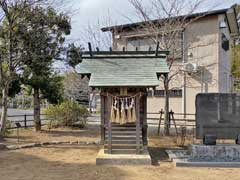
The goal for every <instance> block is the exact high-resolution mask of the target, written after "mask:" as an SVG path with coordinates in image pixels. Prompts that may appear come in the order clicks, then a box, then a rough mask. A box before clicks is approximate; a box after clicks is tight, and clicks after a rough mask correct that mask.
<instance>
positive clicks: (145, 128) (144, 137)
mask: <svg viewBox="0 0 240 180" xmlns="http://www.w3.org/2000/svg"><path fill="white" fill-rule="evenodd" d="M142 101H143V127H142V134H143V145H145V146H147V145H148V139H147V128H148V125H147V95H144V96H143V97H142Z"/></svg>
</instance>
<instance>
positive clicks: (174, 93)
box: [148, 89, 182, 97]
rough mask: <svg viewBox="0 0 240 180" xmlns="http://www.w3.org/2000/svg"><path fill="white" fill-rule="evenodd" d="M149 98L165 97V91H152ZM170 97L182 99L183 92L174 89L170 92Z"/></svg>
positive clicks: (149, 92)
mask: <svg viewBox="0 0 240 180" xmlns="http://www.w3.org/2000/svg"><path fill="white" fill-rule="evenodd" d="M148 96H149V97H153V96H154V97H165V90H155V91H153V92H152V90H150V91H148ZM169 96H170V97H182V90H181V89H174V90H169Z"/></svg>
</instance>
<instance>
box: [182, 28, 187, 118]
mask: <svg viewBox="0 0 240 180" xmlns="http://www.w3.org/2000/svg"><path fill="white" fill-rule="evenodd" d="M185 44H186V39H185V28H184V29H183V30H182V64H183V66H184V64H185V63H186V57H185V54H186V50H185V48H186V46H185ZM182 96H183V97H182V110H183V114H184V118H186V113H187V109H186V97H187V96H186V72H185V71H184V72H183V94H182Z"/></svg>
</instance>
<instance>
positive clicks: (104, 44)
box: [79, 12, 116, 50]
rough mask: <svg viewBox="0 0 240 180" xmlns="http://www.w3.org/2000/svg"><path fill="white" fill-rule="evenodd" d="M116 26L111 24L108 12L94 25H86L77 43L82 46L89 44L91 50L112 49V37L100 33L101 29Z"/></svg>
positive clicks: (109, 34)
mask: <svg viewBox="0 0 240 180" xmlns="http://www.w3.org/2000/svg"><path fill="white" fill-rule="evenodd" d="M112 24H116V23H114V22H113V20H112V18H111V15H110V12H108V14H107V15H106V16H103V17H102V18H99V19H97V21H96V23H91V24H88V26H87V27H85V28H84V29H83V31H82V33H81V34H82V36H81V37H80V39H79V41H80V42H81V43H82V44H88V42H91V45H92V48H93V49H95V50H96V49H97V48H99V49H102V50H107V49H109V48H110V47H112V35H111V33H102V32H101V28H102V27H105V26H110V25H112Z"/></svg>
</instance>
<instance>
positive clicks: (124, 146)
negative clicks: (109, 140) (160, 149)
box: [104, 144, 143, 150]
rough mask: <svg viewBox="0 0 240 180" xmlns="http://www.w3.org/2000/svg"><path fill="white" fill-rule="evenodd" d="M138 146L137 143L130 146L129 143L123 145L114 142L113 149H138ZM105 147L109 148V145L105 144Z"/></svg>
mask: <svg viewBox="0 0 240 180" xmlns="http://www.w3.org/2000/svg"><path fill="white" fill-rule="evenodd" d="M142 146H143V145H142V144H140V148H141V147H142ZM136 148H137V145H136V144H132V145H131V146H129V144H128V145H127V144H122V145H114V144H112V149H113V150H115V149H116V150H118V149H119V150H120V149H136ZM104 149H108V145H107V144H105V145H104Z"/></svg>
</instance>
